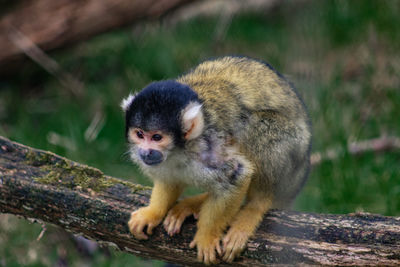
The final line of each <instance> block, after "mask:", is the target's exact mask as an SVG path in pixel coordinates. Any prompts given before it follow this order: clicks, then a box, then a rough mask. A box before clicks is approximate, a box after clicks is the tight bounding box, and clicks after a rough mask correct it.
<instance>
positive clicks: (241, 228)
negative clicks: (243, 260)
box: [222, 194, 272, 262]
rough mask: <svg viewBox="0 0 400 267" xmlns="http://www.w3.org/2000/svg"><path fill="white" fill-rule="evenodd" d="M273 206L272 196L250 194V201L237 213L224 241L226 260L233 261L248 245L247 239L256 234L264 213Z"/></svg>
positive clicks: (224, 257)
mask: <svg viewBox="0 0 400 267" xmlns="http://www.w3.org/2000/svg"><path fill="white" fill-rule="evenodd" d="M271 206H272V199H271V198H268V197H266V196H261V195H260V194H255V195H252V194H250V195H249V199H248V202H247V203H246V204H245V206H244V207H243V208H242V209H241V210H240V211H239V212H238V213H237V215H236V216H235V218H234V221H233V223H231V225H230V228H229V231H228V233H227V234H226V235H225V237H224V239H223V241H222V242H223V249H224V256H223V259H224V260H225V261H228V262H232V261H233V260H234V258H235V257H236V256H238V255H239V254H240V252H242V250H243V249H244V248H245V247H246V243H247V240H248V239H249V237H251V236H252V235H253V234H254V232H255V230H256V229H257V226H258V225H259V224H260V222H261V220H262V218H263V216H264V214H265V213H266V212H267V211H268V210H269V209H270V208H271Z"/></svg>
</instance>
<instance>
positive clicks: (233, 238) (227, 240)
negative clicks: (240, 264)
mask: <svg viewBox="0 0 400 267" xmlns="http://www.w3.org/2000/svg"><path fill="white" fill-rule="evenodd" d="M248 238H249V235H248V233H246V232H244V231H239V230H236V229H234V228H231V229H230V230H229V231H228V233H227V234H226V235H225V237H224V238H223V240H222V244H223V250H224V256H223V257H222V259H223V260H224V261H227V262H232V261H233V260H234V259H235V257H237V256H239V255H240V253H241V252H242V250H243V249H244V248H245V247H246V243H247V240H248Z"/></svg>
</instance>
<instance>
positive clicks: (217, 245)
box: [215, 241, 222, 256]
mask: <svg viewBox="0 0 400 267" xmlns="http://www.w3.org/2000/svg"><path fill="white" fill-rule="evenodd" d="M215 249H216V250H217V252H218V255H220V256H222V249H221V244H220V242H219V241H218V242H217V244H216V246H215Z"/></svg>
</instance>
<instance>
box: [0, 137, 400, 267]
mask: <svg viewBox="0 0 400 267" xmlns="http://www.w3.org/2000/svg"><path fill="white" fill-rule="evenodd" d="M149 192H150V189H149V188H147V187H143V186H141V185H135V184H132V183H129V182H126V181H122V180H119V179H116V178H113V177H110V176H106V175H104V174H103V173H102V172H101V171H100V170H98V169H94V168H91V167H89V166H85V165H82V164H78V163H75V162H72V161H70V160H68V159H65V158H62V157H60V156H57V155H55V154H53V153H50V152H45V151H41V150H36V149H32V148H30V147H27V146H24V145H21V144H18V143H14V142H11V141H9V140H8V139H5V138H3V137H0V211H1V212H4V213H11V214H16V215H20V216H23V217H25V218H33V219H36V220H39V221H44V222H48V223H52V224H55V225H58V226H60V227H62V228H65V229H67V230H69V231H71V232H73V233H75V234H79V235H83V236H84V237H86V238H90V239H94V240H96V241H98V242H101V243H106V244H108V245H112V246H116V247H118V248H119V249H121V250H122V251H126V252H129V253H133V254H136V255H139V256H142V257H150V258H156V259H161V260H164V261H168V262H174V263H179V264H184V265H190V266H198V265H200V264H199V263H197V262H196V252H195V250H193V249H189V243H190V241H191V239H192V238H193V235H194V232H195V228H196V226H195V222H194V220H193V219H192V220H189V222H186V223H185V224H184V225H183V229H182V232H181V234H179V235H177V236H174V237H169V236H168V235H167V234H166V232H165V231H164V230H163V229H162V228H161V227H157V228H156V229H155V232H154V234H153V235H152V236H151V238H150V239H149V240H148V241H138V240H135V239H134V238H133V237H132V236H131V235H130V234H129V231H128V227H127V225H126V223H127V221H128V218H129V214H130V212H131V211H133V210H135V209H137V208H138V207H141V206H143V205H146V204H147V202H148V197H149ZM266 264H325V265H370V264H376V265H393V266H394V265H400V217H384V216H380V215H372V214H366V213H363V214H349V215H332V214H313V213H300V212H293V211H276V210H275V211H271V212H269V213H268V215H267V216H266V217H265V218H264V221H263V222H262V225H261V226H260V228H259V230H258V231H257V233H256V235H255V236H254V238H252V239H251V240H250V241H249V243H248V248H247V249H246V251H245V252H244V253H243V255H242V256H241V257H240V258H239V259H237V260H236V261H235V262H234V265H235V266H263V265H266ZM220 266H229V264H226V263H223V262H222V263H221V264H220Z"/></svg>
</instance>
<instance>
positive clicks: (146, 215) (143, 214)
mask: <svg viewBox="0 0 400 267" xmlns="http://www.w3.org/2000/svg"><path fill="white" fill-rule="evenodd" d="M161 220H162V216H160V215H159V214H157V212H155V211H154V210H153V209H151V208H150V207H145V208H140V209H138V210H136V211H134V212H132V213H131V218H130V219H129V222H128V226H129V231H130V232H131V233H132V234H133V235H134V236H135V238H137V239H148V236H147V235H146V234H145V233H144V232H143V229H144V227H146V226H147V231H146V233H147V234H148V235H151V234H152V233H153V228H154V227H156V226H157V225H158V224H159V223H160V222H161Z"/></svg>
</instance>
